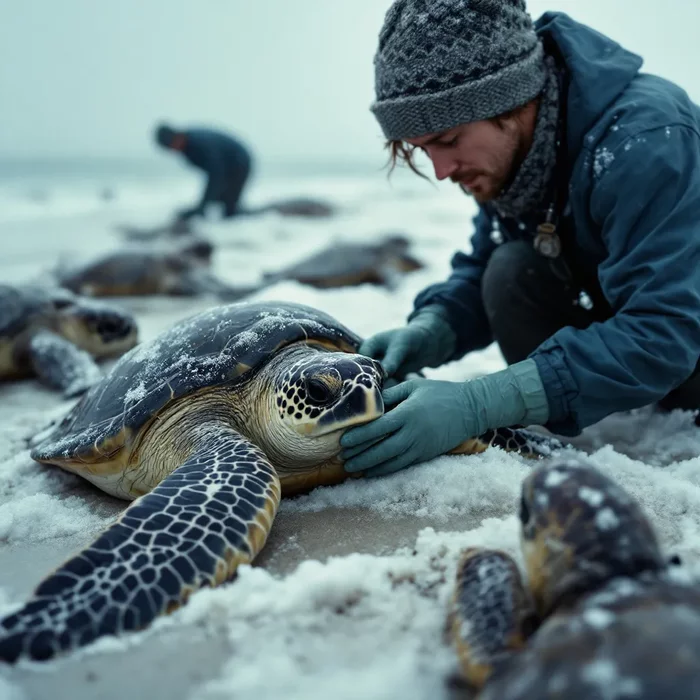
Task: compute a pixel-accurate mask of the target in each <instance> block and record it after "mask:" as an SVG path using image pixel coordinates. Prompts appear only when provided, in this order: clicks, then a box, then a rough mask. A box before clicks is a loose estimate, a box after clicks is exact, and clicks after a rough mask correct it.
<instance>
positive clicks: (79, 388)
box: [27, 330, 102, 399]
mask: <svg viewBox="0 0 700 700" xmlns="http://www.w3.org/2000/svg"><path fill="white" fill-rule="evenodd" d="M27 350H28V353H29V359H30V362H31V365H32V368H33V369H34V371H35V372H36V374H37V376H38V377H39V379H40V380H41V381H43V382H44V383H45V384H47V385H48V386H50V387H52V388H54V389H58V390H59V391H61V392H62V393H63V396H64V397H65V398H67V399H69V398H73V397H75V396H78V395H79V394H82V393H84V392H85V391H87V390H88V389H89V388H90V387H91V386H92V385H93V384H94V383H95V382H97V381H99V380H100V379H101V378H102V371H101V370H100V368H99V367H98V366H97V364H96V363H95V361H94V360H93V359H92V357H91V356H90V355H89V354H88V353H87V352H85V350H81V349H80V348H79V347H77V346H76V345H74V344H73V343H71V342H70V341H69V340H66V339H65V338H63V337H62V336H60V335H58V334H56V333H53V332H51V331H47V330H42V331H39V332H38V333H35V334H34V335H33V336H32V337H31V339H30V340H29V344H28V348H27Z"/></svg>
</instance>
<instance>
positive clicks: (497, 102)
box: [371, 0, 545, 140]
mask: <svg viewBox="0 0 700 700" xmlns="http://www.w3.org/2000/svg"><path fill="white" fill-rule="evenodd" d="M374 66H375V92H376V101H375V102H374V104H373V105H372V107H371V109H372V112H373V113H374V115H375V117H376V118H377V121H378V122H379V124H380V126H381V128H382V131H383V132H384V136H385V137H386V138H387V139H389V140H403V139H407V138H414V137H416V136H422V135H424V134H429V133H435V132H440V131H446V130H447V129H451V128H453V127H455V126H457V125H458V124H464V123H466V122H472V121H479V120H481V119H488V118H490V117H495V116H497V115H499V114H503V113H504V112H507V111H509V110H511V109H514V108H515V107H519V106H521V105H524V104H525V103H526V102H528V101H530V100H531V99H533V98H534V97H536V96H537V95H538V94H539V93H540V91H541V90H542V87H543V85H544V81H545V67H544V52H543V48H542V44H541V42H540V40H539V39H538V37H537V34H536V33H535V30H534V28H533V25H532V18H531V17H530V15H529V14H528V12H527V10H526V9H525V2H524V0H395V2H394V4H393V5H392V6H391V7H390V8H389V11H388V12H387V13H386V17H385V18H384V25H383V27H382V29H381V32H380V34H379V47H378V49H377V53H376V54H375V57H374Z"/></svg>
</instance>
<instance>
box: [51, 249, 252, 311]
mask: <svg viewBox="0 0 700 700" xmlns="http://www.w3.org/2000/svg"><path fill="white" fill-rule="evenodd" d="M213 250H214V246H213V245H212V244H211V243H210V242H209V241H207V240H206V239H203V238H198V237H194V236H190V237H188V238H187V239H183V240H181V241H178V242H177V243H172V244H170V245H163V244H160V245H157V244H156V245H134V246H130V247H127V248H125V249H123V250H118V251H114V252H112V253H107V254H105V255H102V256H101V257H99V258H97V259H96V260H93V261H91V262H88V263H85V264H83V265H77V266H73V267H69V268H62V269H59V270H57V271H56V273H55V274H56V277H57V282H58V284H59V285H60V286H62V287H65V288H67V289H70V290H72V291H74V292H76V293H79V294H84V295H86V296H94V297H115V296H118V297H125V296H148V295H153V294H165V295H170V296H196V295H198V294H208V293H211V294H218V295H220V296H221V297H222V298H224V299H226V300H231V301H233V300H235V299H238V298H241V297H243V296H245V295H246V294H250V293H252V292H254V291H256V290H257V289H258V287H233V286H231V285H228V284H226V283H225V282H223V281H222V280H219V279H217V278H216V277H215V276H214V275H213V274H212V273H211V271H210V269H209V268H210V265H211V257H212V252H213Z"/></svg>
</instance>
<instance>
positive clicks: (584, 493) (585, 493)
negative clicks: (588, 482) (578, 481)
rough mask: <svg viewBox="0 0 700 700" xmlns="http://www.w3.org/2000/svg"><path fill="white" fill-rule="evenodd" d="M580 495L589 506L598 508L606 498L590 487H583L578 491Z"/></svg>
mask: <svg viewBox="0 0 700 700" xmlns="http://www.w3.org/2000/svg"><path fill="white" fill-rule="evenodd" d="M578 495H579V498H581V500H583V501H585V502H586V503H588V505H590V506H593V507H594V508H597V507H598V506H599V505H600V504H601V503H602V502H603V499H604V498H605V496H604V495H603V494H602V493H601V492H600V491H598V490H597V489H592V488H590V487H588V486H582V487H581V488H580V489H579V490H578Z"/></svg>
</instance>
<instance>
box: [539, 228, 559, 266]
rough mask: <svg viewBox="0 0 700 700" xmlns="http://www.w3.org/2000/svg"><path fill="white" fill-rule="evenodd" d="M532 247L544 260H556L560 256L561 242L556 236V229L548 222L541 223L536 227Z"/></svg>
mask: <svg viewBox="0 0 700 700" xmlns="http://www.w3.org/2000/svg"><path fill="white" fill-rule="evenodd" d="M534 246H535V250H536V251H537V252H538V253H539V254H540V255H544V256H545V258H558V257H559V256H560V255H561V240H560V239H559V236H558V235H557V227H556V226H555V225H554V224H553V223H550V222H548V221H545V222H543V223H541V224H540V225H539V226H538V227H537V235H536V236H535V241H534Z"/></svg>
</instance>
